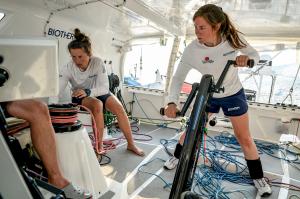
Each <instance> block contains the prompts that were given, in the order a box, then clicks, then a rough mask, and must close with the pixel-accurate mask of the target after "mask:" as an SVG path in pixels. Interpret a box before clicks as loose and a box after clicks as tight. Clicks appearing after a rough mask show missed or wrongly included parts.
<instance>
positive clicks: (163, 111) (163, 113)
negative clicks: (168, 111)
mask: <svg viewBox="0 0 300 199" xmlns="http://www.w3.org/2000/svg"><path fill="white" fill-rule="evenodd" d="M159 113H160V114H161V115H165V108H160V110H159ZM178 116H180V112H176V117H178Z"/></svg>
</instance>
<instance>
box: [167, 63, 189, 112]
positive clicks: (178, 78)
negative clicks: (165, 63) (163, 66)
mask: <svg viewBox="0 0 300 199" xmlns="http://www.w3.org/2000/svg"><path fill="white" fill-rule="evenodd" d="M189 70H190V67H189V66H188V65H187V64H185V62H184V61H183V59H181V61H180V63H179V65H178V68H177V70H176V72H175V75H174V76H173V78H172V82H171V85H170V90H169V96H168V100H167V103H168V104H167V106H166V107H165V111H164V112H165V115H166V116H167V117H170V118H175V117H176V112H178V111H179V110H178V109H177V105H176V104H178V100H179V96H180V91H181V87H182V84H183V82H184V80H185V78H186V75H187V73H188V72H189Z"/></svg>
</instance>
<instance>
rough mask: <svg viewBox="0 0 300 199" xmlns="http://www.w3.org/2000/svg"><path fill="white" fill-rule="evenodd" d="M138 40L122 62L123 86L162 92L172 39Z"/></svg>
mask: <svg viewBox="0 0 300 199" xmlns="http://www.w3.org/2000/svg"><path fill="white" fill-rule="evenodd" d="M164 41H167V42H166V43H165V42H164V43H162V42H161V40H160V39H159V38H155V39H144V40H138V41H135V42H133V43H132V50H131V51H130V52H128V53H127V54H126V58H125V61H124V84H126V85H129V86H138V87H144V88H150V89H159V90H164V88H165V82H166V73H167V69H168V64H169V59H170V54H171V50H172V45H173V39H172V38H164Z"/></svg>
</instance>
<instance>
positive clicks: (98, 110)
mask: <svg viewBox="0 0 300 199" xmlns="http://www.w3.org/2000/svg"><path fill="white" fill-rule="evenodd" d="M91 111H92V113H93V114H102V112H103V103H102V102H101V101H99V100H97V101H95V102H94V103H93V106H92V110H91Z"/></svg>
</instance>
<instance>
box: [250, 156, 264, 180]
mask: <svg viewBox="0 0 300 199" xmlns="http://www.w3.org/2000/svg"><path fill="white" fill-rule="evenodd" d="M246 162H247V166H248V169H249V174H250V177H251V179H260V178H263V177H264V173H263V170H262V165H261V161H260V159H259V158H258V159H257V160H246Z"/></svg>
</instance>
